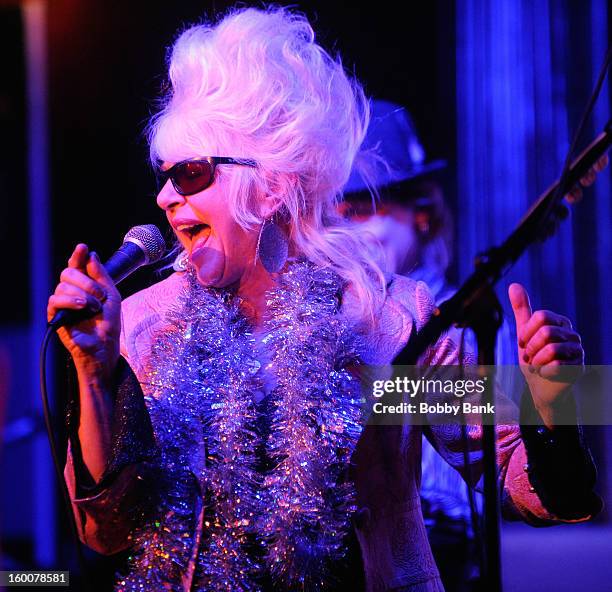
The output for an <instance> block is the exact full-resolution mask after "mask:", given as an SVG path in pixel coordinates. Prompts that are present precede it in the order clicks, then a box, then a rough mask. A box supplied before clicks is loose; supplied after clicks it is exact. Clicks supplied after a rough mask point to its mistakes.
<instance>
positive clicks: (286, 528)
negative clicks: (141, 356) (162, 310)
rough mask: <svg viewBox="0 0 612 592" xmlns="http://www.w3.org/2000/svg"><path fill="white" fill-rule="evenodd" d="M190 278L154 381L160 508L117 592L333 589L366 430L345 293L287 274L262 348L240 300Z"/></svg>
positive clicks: (299, 268) (313, 271) (333, 280)
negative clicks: (267, 586) (189, 584)
mask: <svg viewBox="0 0 612 592" xmlns="http://www.w3.org/2000/svg"><path fill="white" fill-rule="evenodd" d="M188 273H189V277H190V282H189V289H188V290H187V291H186V293H185V294H183V295H182V296H181V298H180V300H179V302H178V305H177V307H176V309H175V310H173V311H171V312H170V313H169V315H168V320H169V329H168V330H167V331H166V332H164V334H162V335H160V336H159V337H158V338H157V340H156V342H155V344H154V347H153V350H152V359H151V363H150V365H149V366H150V368H152V370H151V371H150V375H149V376H148V377H147V380H148V382H149V383H150V385H151V386H152V387H153V388H152V391H151V393H152V394H150V395H149V396H147V397H146V401H147V407H148V409H149V412H150V414H151V420H152V423H153V426H154V430H155V436H156V439H157V441H158V443H159V444H160V447H161V450H162V461H161V466H160V470H159V482H158V487H157V490H156V491H155V492H154V495H153V499H154V500H155V508H154V511H153V512H152V514H149V518H148V519H147V520H146V521H143V524H142V525H141V526H140V527H138V528H137V530H136V531H135V532H134V534H133V553H132V555H131V556H130V557H129V559H128V564H127V569H126V571H125V573H124V574H118V583H117V589H118V590H183V586H182V585H181V582H182V581H183V580H184V578H185V573H186V570H187V569H188V566H189V565H193V564H194V563H195V574H194V582H195V584H194V587H193V589H194V590H206V591H221V590H223V591H224V592H225V591H227V590H231V591H238V592H239V591H245V592H246V591H254V590H261V589H262V587H263V584H262V581H264V580H265V578H268V579H269V581H272V582H274V585H275V589H277V590H297V589H299V590H323V589H326V586H327V584H330V582H329V577H328V574H329V571H330V569H331V568H332V567H333V566H334V564H335V563H336V562H338V561H342V558H343V556H344V553H345V548H344V547H345V545H344V543H345V539H346V535H347V533H348V532H349V529H350V527H351V515H352V512H353V511H354V509H355V496H354V487H353V485H352V483H351V481H350V479H349V478H348V470H349V464H350V459H351V456H352V454H353V451H354V449H355V446H356V444H357V441H358V439H359V436H360V434H361V431H362V427H363V417H362V409H363V407H362V401H361V398H360V397H361V394H360V385H359V381H358V379H357V378H356V377H355V376H354V375H353V374H351V372H349V370H348V367H349V366H351V365H354V364H357V363H358V356H357V354H356V349H357V343H356V340H357V337H356V334H355V331H354V328H353V327H352V326H351V325H350V324H349V323H348V322H347V321H346V320H345V319H343V317H342V316H341V315H340V314H339V301H340V297H341V294H342V292H343V288H344V286H343V284H342V282H341V280H340V279H339V277H338V276H337V275H336V274H335V273H334V272H333V271H331V270H327V269H320V268H316V267H314V266H313V265H312V264H311V263H309V262H306V261H298V262H293V263H290V264H288V265H287V267H286V271H285V272H284V273H282V274H281V276H280V280H279V283H278V287H276V288H274V289H273V290H271V291H270V292H268V294H267V305H268V309H269V318H268V320H267V321H266V325H265V332H264V336H263V338H262V339H260V340H259V341H256V340H255V338H254V336H253V334H252V331H251V328H250V326H249V323H248V322H247V320H246V319H245V317H244V316H243V314H242V313H241V311H240V301H239V298H238V297H237V296H235V295H234V294H232V293H230V292H228V291H219V290H213V289H204V288H202V287H201V286H200V285H199V284H198V283H197V281H196V280H195V277H194V275H193V274H192V273H190V272H188ZM262 364H263V365H264V368H262ZM265 371H267V372H268V376H272V383H273V384H272V385H271V386H270V387H269V389H268V390H270V389H271V390H270V392H269V393H268V394H267V396H264V391H265V388H266V381H265V376H266V372H265ZM202 504H203V505H204V507H205V511H204V519H203V523H202V524H199V525H198V524H196V521H197V519H198V515H199V514H200V509H201V507H202ZM198 532H200V533H201V536H199V540H197V541H194V540H193V537H194V536H195V535H194V533H198ZM194 549H195V552H197V556H194V557H191V556H190V553H192V552H193V550H194ZM332 584H333V582H332Z"/></svg>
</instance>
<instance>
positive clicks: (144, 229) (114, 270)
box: [48, 224, 166, 330]
mask: <svg viewBox="0 0 612 592" xmlns="http://www.w3.org/2000/svg"><path fill="white" fill-rule="evenodd" d="M165 250H166V242H165V241H164V237H163V236H162V235H161V232H160V231H159V229H158V228H157V226H155V225H154V224H143V225H142V226H134V227H133V228H132V229H130V230H129V231H128V233H127V234H126V235H125V237H124V239H123V244H122V245H121V246H120V247H119V249H117V251H115V253H114V254H113V255H112V257H111V258H110V259H109V260H108V261H107V262H106V263H105V264H104V269H106V271H107V273H108V275H110V277H111V279H112V280H113V281H114V282H115V283H116V284H118V283H119V282H120V281H122V280H124V279H125V278H126V277H128V276H129V275H130V274H131V273H133V272H134V271H136V270H137V269H138V268H139V267H142V266H143V265H149V264H150V263H155V262H156V261H159V260H160V259H161V258H162V256H163V254H164V252H165ZM95 314H97V313H93V312H92V311H90V310H88V309H86V308H85V309H82V310H68V309H64V310H60V311H58V312H57V313H56V314H55V316H54V317H53V318H52V319H51V320H50V321H49V323H48V326H49V327H52V328H53V329H55V330H57V329H59V328H60V327H63V326H64V325H72V324H74V323H77V322H79V321H82V320H84V319H87V318H89V317H92V316H94V315H95Z"/></svg>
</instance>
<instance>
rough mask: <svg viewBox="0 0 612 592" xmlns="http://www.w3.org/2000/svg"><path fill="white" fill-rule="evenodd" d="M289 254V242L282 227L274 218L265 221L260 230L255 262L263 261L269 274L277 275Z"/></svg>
mask: <svg viewBox="0 0 612 592" xmlns="http://www.w3.org/2000/svg"><path fill="white" fill-rule="evenodd" d="M288 254H289V241H288V239H287V236H286V234H285V233H284V232H283V231H282V229H281V227H280V226H279V225H278V224H276V223H275V222H274V221H273V220H272V218H268V219H267V220H264V222H263V224H262V225H261V228H260V229H259V237H258V238H257V248H256V249H255V262H256V263H257V259H259V260H260V261H261V264H262V265H263V266H264V269H265V270H266V271H267V272H268V273H277V272H279V271H280V270H281V269H282V268H283V267H284V265H285V262H286V261H287V256H288Z"/></svg>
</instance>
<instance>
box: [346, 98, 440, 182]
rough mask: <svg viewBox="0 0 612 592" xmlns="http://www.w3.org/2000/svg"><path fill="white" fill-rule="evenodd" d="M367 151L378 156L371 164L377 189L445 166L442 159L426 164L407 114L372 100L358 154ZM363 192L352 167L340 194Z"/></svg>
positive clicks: (387, 102) (384, 102)
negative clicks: (367, 123) (369, 116)
mask: <svg viewBox="0 0 612 592" xmlns="http://www.w3.org/2000/svg"><path fill="white" fill-rule="evenodd" d="M368 151H369V152H370V153H371V152H374V153H375V154H377V155H378V156H379V157H382V161H381V160H379V159H376V158H375V157H372V161H371V162H372V163H373V171H372V172H373V180H374V186H375V187H376V188H377V189H381V188H382V187H387V186H389V185H393V184H395V183H401V182H403V181H408V180H412V179H416V178H418V177H422V176H424V175H427V174H429V173H432V172H434V171H439V170H441V169H443V168H445V167H446V161H444V160H434V161H431V162H426V160H425V150H424V149H423V146H422V145H421V143H420V142H419V139H418V137H417V134H416V130H415V127H414V123H413V122H412V118H411V117H410V115H409V113H408V111H406V109H404V108H403V107H401V106H400V105H396V104H395V103H391V102H389V101H383V100H378V99H374V100H372V103H371V118H370V125H369V127H368V131H367V134H366V137H365V140H364V141H363V144H362V146H361V153H362V154H364V155H365V154H367V153H368ZM357 158H359V156H357ZM383 161H384V162H383ZM367 189H368V186H367V184H366V182H365V180H364V179H363V177H362V175H361V174H360V173H359V172H358V171H357V170H355V168H354V169H353V171H352V172H351V175H350V177H349V180H348V182H347V184H346V186H345V188H344V193H345V194H347V193H358V192H362V191H366V190H367Z"/></svg>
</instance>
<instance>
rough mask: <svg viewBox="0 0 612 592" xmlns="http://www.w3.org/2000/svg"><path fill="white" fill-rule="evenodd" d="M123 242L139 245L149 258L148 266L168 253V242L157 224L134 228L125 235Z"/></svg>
mask: <svg viewBox="0 0 612 592" xmlns="http://www.w3.org/2000/svg"><path fill="white" fill-rule="evenodd" d="M123 242H124V243H125V242H133V243H136V244H137V245H139V246H140V247H141V248H142V250H143V251H144V253H145V255H146V257H147V264H149V263H155V262H156V261H159V260H160V259H161V258H162V256H163V254H164V252H165V251H166V241H165V240H164V237H163V236H162V235H161V232H160V231H159V228H157V226H155V224H142V225H141V226H134V227H133V228H131V229H130V230H129V231H128V233H127V234H126V235H125V237H124V239H123Z"/></svg>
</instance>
